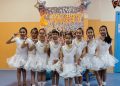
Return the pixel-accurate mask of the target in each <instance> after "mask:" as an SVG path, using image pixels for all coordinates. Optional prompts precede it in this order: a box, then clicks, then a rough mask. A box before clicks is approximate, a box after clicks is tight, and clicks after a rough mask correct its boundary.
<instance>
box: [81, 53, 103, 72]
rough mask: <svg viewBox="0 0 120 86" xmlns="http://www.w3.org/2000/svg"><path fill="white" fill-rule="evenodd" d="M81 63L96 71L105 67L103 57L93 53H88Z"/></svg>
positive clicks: (86, 67)
mask: <svg viewBox="0 0 120 86" xmlns="http://www.w3.org/2000/svg"><path fill="white" fill-rule="evenodd" d="M81 64H82V66H83V67H84V68H85V69H90V70H94V71H98V70H100V69H101V67H103V63H102V61H101V59H100V58H99V57H96V56H94V55H91V54H87V55H86V56H85V57H83V59H82V62H81Z"/></svg>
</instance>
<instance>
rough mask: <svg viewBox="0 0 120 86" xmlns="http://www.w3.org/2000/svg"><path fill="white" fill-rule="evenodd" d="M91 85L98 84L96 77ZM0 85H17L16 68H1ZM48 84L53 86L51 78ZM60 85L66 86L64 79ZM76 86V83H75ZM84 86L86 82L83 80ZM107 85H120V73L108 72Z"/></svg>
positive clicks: (95, 85)
mask: <svg viewBox="0 0 120 86" xmlns="http://www.w3.org/2000/svg"><path fill="white" fill-rule="evenodd" d="M90 83H91V86H97V82H96V79H92V80H91V81H90ZM0 86H17V78H16V71H15V70H9V71H8V70H0ZM27 86H30V73H29V72H28V73H27ZM46 86H51V80H48V81H47V83H46ZM59 86H64V80H63V79H62V78H60V82H59ZM73 86H74V84H73ZM83 86H85V85H84V82H83ZM107 86H120V73H109V74H107Z"/></svg>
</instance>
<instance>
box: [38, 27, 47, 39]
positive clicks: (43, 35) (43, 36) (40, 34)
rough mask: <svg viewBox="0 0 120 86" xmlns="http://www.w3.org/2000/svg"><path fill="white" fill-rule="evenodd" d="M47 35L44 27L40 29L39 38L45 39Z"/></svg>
mask: <svg viewBox="0 0 120 86" xmlns="http://www.w3.org/2000/svg"><path fill="white" fill-rule="evenodd" d="M45 36H46V32H45V30H43V29H41V30H39V39H40V40H41V41H45Z"/></svg>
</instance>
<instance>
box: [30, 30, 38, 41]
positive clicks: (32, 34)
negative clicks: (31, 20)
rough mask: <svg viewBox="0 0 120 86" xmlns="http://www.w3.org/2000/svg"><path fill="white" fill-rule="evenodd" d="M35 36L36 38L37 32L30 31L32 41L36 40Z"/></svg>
mask: <svg viewBox="0 0 120 86" xmlns="http://www.w3.org/2000/svg"><path fill="white" fill-rule="evenodd" d="M37 36H38V31H37V30H36V29H35V30H34V29H33V30H32V31H31V37H32V38H33V39H36V38H37Z"/></svg>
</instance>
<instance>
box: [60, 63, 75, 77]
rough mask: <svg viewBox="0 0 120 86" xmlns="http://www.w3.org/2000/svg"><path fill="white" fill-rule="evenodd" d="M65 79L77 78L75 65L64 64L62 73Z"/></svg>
mask: <svg viewBox="0 0 120 86" xmlns="http://www.w3.org/2000/svg"><path fill="white" fill-rule="evenodd" d="M60 76H61V77H63V78H74V77H75V76H76V66H75V64H63V72H61V73H60Z"/></svg>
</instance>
